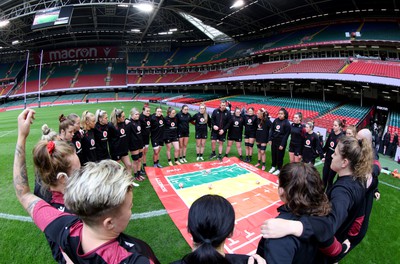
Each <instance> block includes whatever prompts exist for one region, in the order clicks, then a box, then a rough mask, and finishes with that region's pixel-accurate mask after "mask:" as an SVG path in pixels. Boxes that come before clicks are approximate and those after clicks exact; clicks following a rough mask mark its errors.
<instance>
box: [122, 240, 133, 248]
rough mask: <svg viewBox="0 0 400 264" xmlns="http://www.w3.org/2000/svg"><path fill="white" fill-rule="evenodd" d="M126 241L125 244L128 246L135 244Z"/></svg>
mask: <svg viewBox="0 0 400 264" xmlns="http://www.w3.org/2000/svg"><path fill="white" fill-rule="evenodd" d="M124 243H125V245H127V246H128V247H133V246H134V245H135V244H133V243H129V242H126V241H124Z"/></svg>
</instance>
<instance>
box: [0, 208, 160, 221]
mask: <svg viewBox="0 0 400 264" xmlns="http://www.w3.org/2000/svg"><path fill="white" fill-rule="evenodd" d="M165 214H167V210H165V209H161V210H156V211H151V212H145V213H139V214H132V215H131V218H130V219H131V220H136V219H144V218H151V217H156V216H160V215H165ZM0 218H2V219H7V220H17V221H21V222H31V223H32V222H33V220H32V218H30V217H29V216H22V215H12V214H4V213H0Z"/></svg>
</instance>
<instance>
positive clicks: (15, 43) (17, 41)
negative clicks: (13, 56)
mask: <svg viewBox="0 0 400 264" xmlns="http://www.w3.org/2000/svg"><path fill="white" fill-rule="evenodd" d="M18 43H19V40H14V41H13V42H11V44H13V45H17V44H18Z"/></svg>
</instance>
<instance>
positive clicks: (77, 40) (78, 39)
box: [0, 0, 400, 52]
mask: <svg viewBox="0 0 400 264" xmlns="http://www.w3.org/2000/svg"><path fill="white" fill-rule="evenodd" d="M235 1H236V0H207V1H206V0H4V1H0V49H2V50H1V52H5V51H18V50H35V51H37V50H40V49H44V50H51V49H58V48H66V47H83V46H95V45H112V46H122V47H126V48H127V49H128V50H131V51H135V50H140V49H143V48H147V49H149V48H153V49H154V51H160V50H163V49H168V48H170V47H171V46H181V45H190V44H192V45H195V44H196V43H197V44H198V45H204V44H210V43H213V42H222V41H232V40H234V41H240V40H244V39H251V38H257V37H261V36H268V35H271V34H273V33H274V32H278V31H282V30H285V28H290V27H292V28H293V27H301V26H303V25H307V24H318V23H321V22H323V21H335V20H346V19H362V18H365V17H372V18H386V19H388V18H389V19H396V18H398V17H399V14H400V12H399V8H400V1H399V0H381V1H375V0H290V1H282V0H243V1H242V2H243V5H242V6H239V7H233V6H234V4H235ZM141 5H145V7H146V6H147V8H148V7H149V5H150V9H149V10H146V9H145V10H143V8H140V7H141ZM62 6H73V12H72V17H71V20H70V24H68V25H64V26H59V27H48V28H43V29H40V30H32V29H31V26H32V23H33V20H34V17H35V14H36V12H37V11H39V10H44V9H49V8H53V7H62ZM142 7H143V6H142ZM146 11H147V12H146ZM187 17H193V18H196V19H197V20H199V21H201V22H202V23H204V25H206V26H208V28H207V30H205V29H204V27H203V28H202V27H196V26H194V25H193V23H191V22H190V21H188V20H187ZM2 24H3V26H2ZM208 29H211V30H213V29H215V30H217V32H218V31H219V32H220V33H222V35H220V36H218V34H217V36H216V37H215V38H213V37H212V36H210V35H209V34H206V33H207V31H208ZM221 36H222V37H221Z"/></svg>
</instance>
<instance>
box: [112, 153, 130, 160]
mask: <svg viewBox="0 0 400 264" xmlns="http://www.w3.org/2000/svg"><path fill="white" fill-rule="evenodd" d="M124 156H128V153H122V154H119V155H111V159H112V160H115V161H118V160H121V159H122V157H124Z"/></svg>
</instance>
